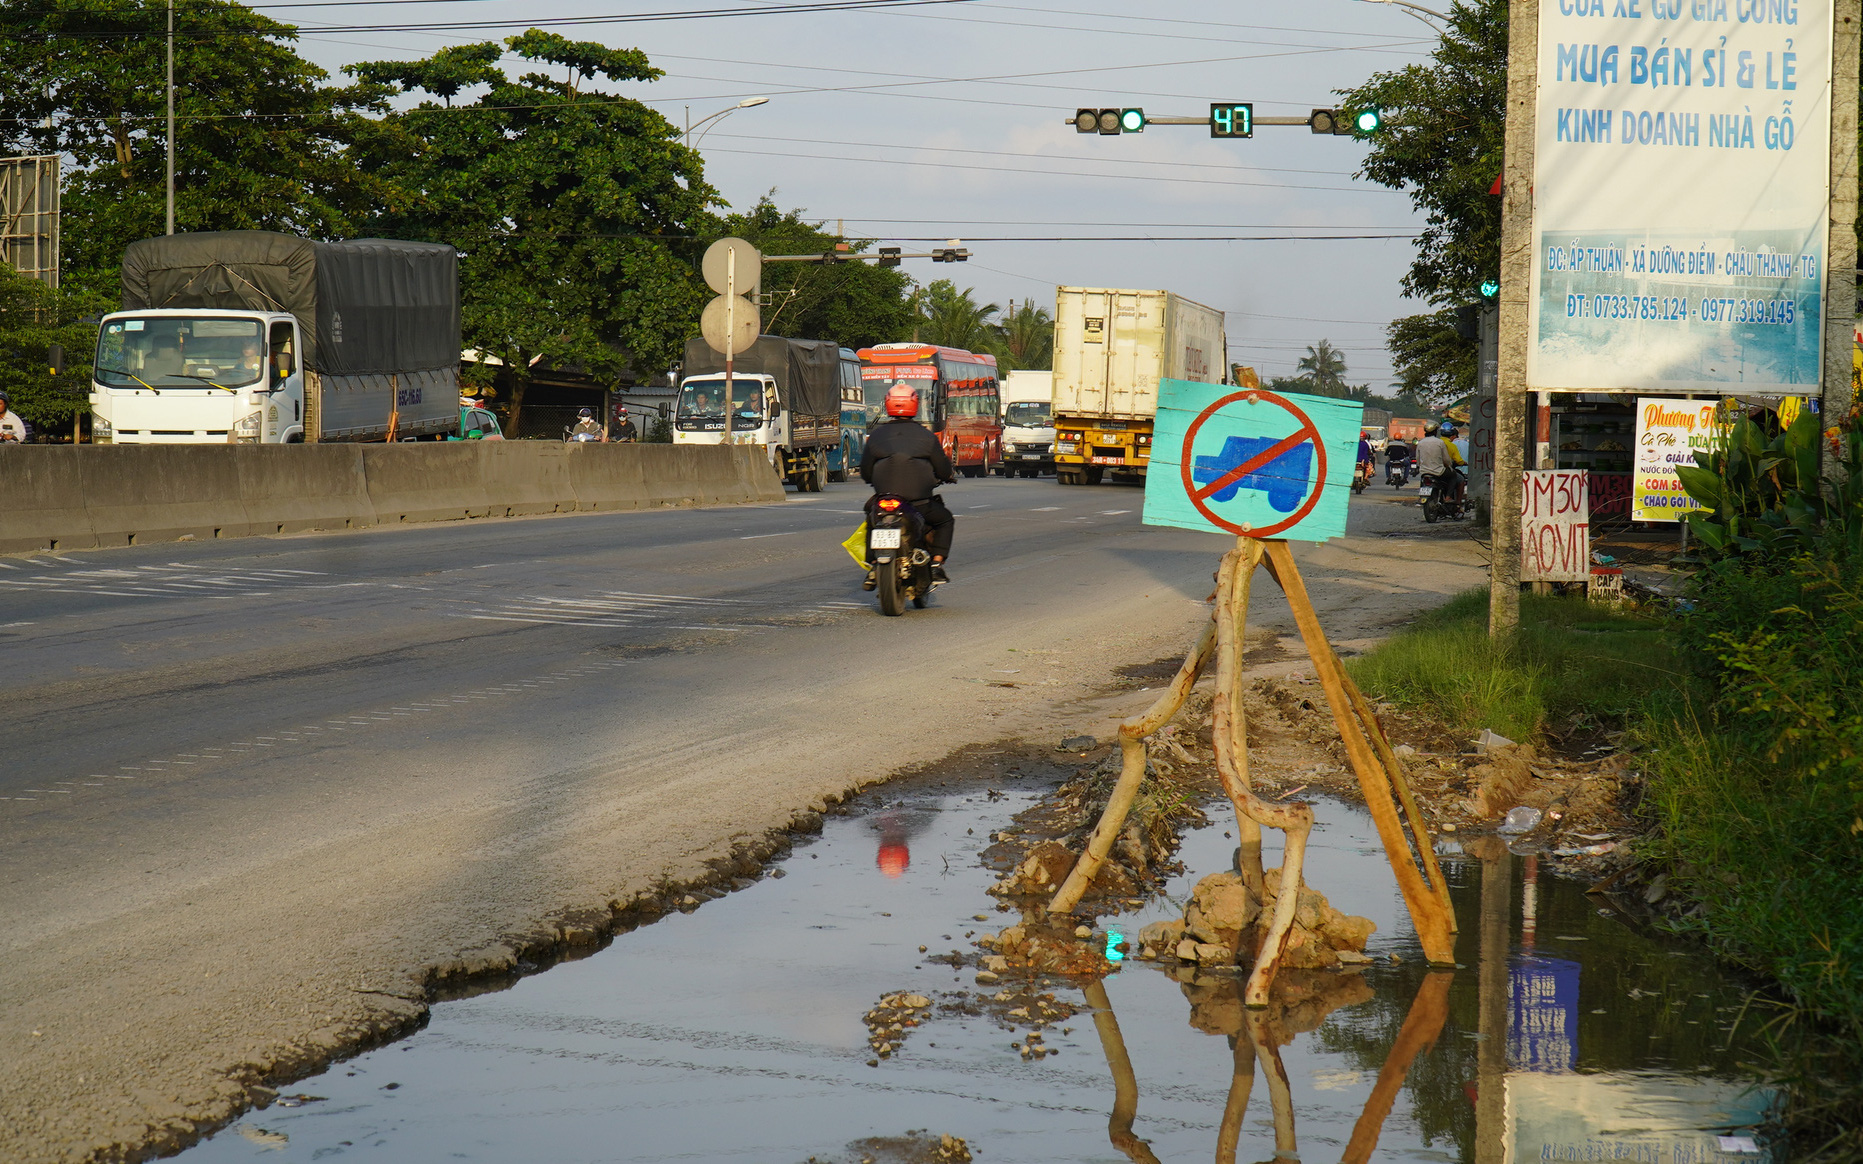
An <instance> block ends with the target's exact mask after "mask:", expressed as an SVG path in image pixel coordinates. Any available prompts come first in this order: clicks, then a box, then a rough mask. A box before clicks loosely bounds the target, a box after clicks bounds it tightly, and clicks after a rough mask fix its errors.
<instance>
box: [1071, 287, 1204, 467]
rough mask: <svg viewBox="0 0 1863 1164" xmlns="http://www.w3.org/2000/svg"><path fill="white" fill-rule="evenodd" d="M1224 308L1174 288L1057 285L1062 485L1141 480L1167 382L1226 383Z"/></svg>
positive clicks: (1148, 458)
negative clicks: (1116, 477) (1111, 477)
mask: <svg viewBox="0 0 1863 1164" xmlns="http://www.w3.org/2000/svg"><path fill="white" fill-rule="evenodd" d="M1228 366H1229V360H1228V341H1227V338H1226V335H1225V333H1224V331H1223V313H1222V312H1220V311H1218V310H1217V309H1216V308H1214V307H1205V306H1204V305H1203V304H1201V303H1193V302H1191V301H1190V300H1188V299H1186V298H1184V297H1183V296H1182V295H1175V294H1172V293H1171V292H1169V291H1130V290H1120V289H1115V288H1109V287H1058V288H1056V289H1055V306H1054V431H1055V435H1054V441H1055V443H1054V465H1055V479H1056V480H1058V481H1059V482H1060V483H1061V484H1063V485H1097V484H1099V483H1100V481H1101V479H1102V478H1103V476H1104V475H1105V474H1106V473H1107V472H1108V471H1111V472H1113V473H1115V474H1120V475H1125V476H1130V477H1139V478H1143V477H1144V475H1145V466H1146V465H1147V464H1148V463H1149V462H1150V460H1151V434H1152V422H1153V419H1154V417H1155V416H1156V415H1157V411H1158V381H1159V380H1160V379H1172V380H1197V381H1201V382H1203V383H1206V384H1224V383H1228V375H1227V372H1226V371H1225V370H1226V369H1227V368H1228Z"/></svg>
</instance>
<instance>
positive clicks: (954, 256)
mask: <svg viewBox="0 0 1863 1164" xmlns="http://www.w3.org/2000/svg"><path fill="white" fill-rule="evenodd" d="M1068 124H1070V125H1072V124H1073V123H1072V122H1069V123H1068ZM882 259H885V260H891V261H893V262H897V261H898V260H900V259H930V260H931V261H932V262H934V263H964V262H969V261H970V252H969V251H967V250H965V249H964V248H963V247H943V248H940V249H938V250H935V251H926V252H924V253H923V254H915V255H902V254H869V253H862V254H855V253H853V252H852V251H823V252H822V253H821V254H818V255H765V256H763V261H764V262H766V263H819V264H822V265H824V266H831V265H833V264H835V263H859V262H879V261H880V260H882Z"/></svg>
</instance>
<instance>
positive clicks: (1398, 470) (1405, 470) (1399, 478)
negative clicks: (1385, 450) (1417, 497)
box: [1384, 459, 1410, 489]
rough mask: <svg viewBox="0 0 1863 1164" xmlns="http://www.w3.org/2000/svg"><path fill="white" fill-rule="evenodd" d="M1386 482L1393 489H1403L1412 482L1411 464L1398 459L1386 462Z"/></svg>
mask: <svg viewBox="0 0 1863 1164" xmlns="http://www.w3.org/2000/svg"><path fill="white" fill-rule="evenodd" d="M1384 483H1385V484H1386V485H1389V486H1390V487H1391V488H1393V489H1402V488H1403V487H1404V486H1406V485H1408V484H1410V465H1409V463H1408V462H1406V461H1404V460H1401V459H1397V460H1390V461H1386V462H1385V463H1384Z"/></svg>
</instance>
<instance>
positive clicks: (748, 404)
mask: <svg viewBox="0 0 1863 1164" xmlns="http://www.w3.org/2000/svg"><path fill="white" fill-rule="evenodd" d="M723 403H724V377H723V376H719V377H717V378H716V379H711V380H687V381H686V382H685V384H683V385H682V386H681V387H680V389H679V411H678V413H677V414H676V415H675V417H674V421H673V423H674V425H675V426H677V427H678V428H680V429H682V430H684V431H687V432H695V431H703V430H704V429H708V428H714V429H720V430H722V429H723V428H724V413H723V412H722V406H723ZM763 406H764V401H763V383H762V381H759V380H745V379H742V378H740V377H737V376H733V377H732V378H731V422H732V423H731V427H732V428H733V429H743V428H756V427H757V426H758V425H759V424H761V423H762V422H763Z"/></svg>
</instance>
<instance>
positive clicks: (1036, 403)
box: [1002, 371, 1054, 477]
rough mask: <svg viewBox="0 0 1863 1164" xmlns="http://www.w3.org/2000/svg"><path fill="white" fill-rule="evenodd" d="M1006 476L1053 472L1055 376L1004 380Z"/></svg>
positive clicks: (1013, 375) (1011, 376) (1036, 374)
mask: <svg viewBox="0 0 1863 1164" xmlns="http://www.w3.org/2000/svg"><path fill="white" fill-rule="evenodd" d="M1002 472H1003V476H1005V477H1016V476H1021V477H1039V476H1041V475H1042V474H1043V473H1052V472H1054V373H1053V372H1040V371H1028V372H1023V371H1017V372H1011V373H1009V374H1008V375H1007V376H1005V377H1003V467H1002Z"/></svg>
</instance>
